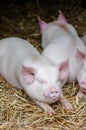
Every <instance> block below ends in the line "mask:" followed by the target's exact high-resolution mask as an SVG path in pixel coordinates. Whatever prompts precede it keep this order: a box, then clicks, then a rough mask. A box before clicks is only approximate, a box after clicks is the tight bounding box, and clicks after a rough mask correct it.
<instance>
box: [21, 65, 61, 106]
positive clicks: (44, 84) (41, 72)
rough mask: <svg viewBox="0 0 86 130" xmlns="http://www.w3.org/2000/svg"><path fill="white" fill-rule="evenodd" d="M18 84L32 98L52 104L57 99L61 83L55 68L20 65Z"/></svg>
mask: <svg viewBox="0 0 86 130" xmlns="http://www.w3.org/2000/svg"><path fill="white" fill-rule="evenodd" d="M20 77H21V80H20V83H21V85H22V87H23V89H24V91H25V92H26V93H27V94H28V95H29V96H30V97H31V98H32V99H35V100H38V101H41V102H46V103H49V104H51V103H53V102H56V101H57V100H58V99H59V96H60V90H61V83H60V81H59V79H58V71H57V68H56V67H55V66H54V65H52V66H46V65H44V66H43V67H42V68H41V67H40V65H37V68H36V66H35V67H28V66H27V65H26V64H22V66H21V71H20Z"/></svg>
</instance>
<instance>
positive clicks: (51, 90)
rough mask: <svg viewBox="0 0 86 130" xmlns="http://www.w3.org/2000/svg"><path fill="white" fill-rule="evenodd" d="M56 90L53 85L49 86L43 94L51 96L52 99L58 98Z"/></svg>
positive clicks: (47, 96)
mask: <svg viewBox="0 0 86 130" xmlns="http://www.w3.org/2000/svg"><path fill="white" fill-rule="evenodd" d="M58 95H59V93H58V90H57V89H56V88H55V87H51V88H49V89H48V90H47V91H46V92H45V93H44V96H45V97H46V98H51V99H52V100H57V98H58Z"/></svg>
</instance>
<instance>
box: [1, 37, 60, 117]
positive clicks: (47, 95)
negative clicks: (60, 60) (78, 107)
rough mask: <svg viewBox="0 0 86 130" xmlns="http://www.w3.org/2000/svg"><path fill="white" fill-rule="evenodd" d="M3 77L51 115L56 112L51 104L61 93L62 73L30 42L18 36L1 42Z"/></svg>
mask: <svg viewBox="0 0 86 130" xmlns="http://www.w3.org/2000/svg"><path fill="white" fill-rule="evenodd" d="M0 74H1V75H2V76H3V77H4V78H5V79H6V80H7V81H8V82H9V83H10V84H11V85H13V86H15V87H17V88H19V89H22V90H24V91H25V93H26V94H27V95H28V96H29V97H30V98H31V99H32V100H33V101H35V102H36V103H37V104H38V105H39V106H40V107H41V108H43V109H44V110H45V111H46V112H47V113H49V114H50V115H52V114H54V113H55V112H54V110H53V109H52V108H51V107H50V105H49V104H52V103H54V102H56V101H57V100H58V99H59V96H60V93H61V92H60V91H61V83H60V81H59V79H58V70H57V68H56V67H55V65H53V64H52V63H51V62H50V61H49V60H48V59H47V58H45V57H44V56H42V55H40V53H39V52H38V51H37V50H36V49H35V48H34V47H33V46H32V45H31V44H30V43H29V42H27V41H26V40H24V39H21V38H17V37H10V38H5V39H2V40H0ZM51 75H52V76H51Z"/></svg>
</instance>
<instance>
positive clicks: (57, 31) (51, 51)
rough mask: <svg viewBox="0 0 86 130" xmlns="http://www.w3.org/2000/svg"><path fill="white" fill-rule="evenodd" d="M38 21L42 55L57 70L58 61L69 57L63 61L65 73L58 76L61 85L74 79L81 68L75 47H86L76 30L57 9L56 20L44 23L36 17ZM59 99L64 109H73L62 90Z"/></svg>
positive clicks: (83, 50) (83, 49)
mask: <svg viewBox="0 0 86 130" xmlns="http://www.w3.org/2000/svg"><path fill="white" fill-rule="evenodd" d="M38 21H39V25H40V28H41V34H42V47H43V48H44V50H43V52H42V55H43V56H46V57H47V58H48V59H50V60H51V61H52V63H53V64H55V66H57V68H58V71H60V70H61V68H60V69H59V65H60V63H61V62H63V61H67V59H69V64H68V62H65V70H66V71H65V72H66V73H64V72H63V73H62V74H61V75H62V77H63V79H62V78H61V77H59V78H60V81H61V84H62V86H64V84H65V83H66V82H67V81H69V82H73V81H76V80H77V75H78V71H79V70H80V69H81V64H79V63H78V62H77V60H76V57H77V48H78V50H81V51H82V52H86V47H85V46H84V44H83V42H82V41H81V39H80V38H79V36H78V34H77V31H76V30H75V29H74V27H73V26H72V25H71V24H69V23H68V22H67V20H66V18H65V17H64V15H63V14H62V12H61V11H59V16H58V18H57V20H56V21H53V22H51V23H46V22H44V21H43V20H41V18H40V17H38ZM60 101H61V103H62V105H63V107H64V108H65V109H67V110H71V109H73V107H72V105H71V104H70V103H69V102H68V101H67V100H66V99H65V98H64V96H63V94H62V92H61V96H60Z"/></svg>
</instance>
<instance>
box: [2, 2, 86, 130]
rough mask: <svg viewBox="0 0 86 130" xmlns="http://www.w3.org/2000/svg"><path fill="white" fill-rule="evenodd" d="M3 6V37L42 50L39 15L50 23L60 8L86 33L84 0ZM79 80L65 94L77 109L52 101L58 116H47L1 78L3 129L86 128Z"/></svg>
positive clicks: (64, 129)
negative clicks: (16, 39)
mask: <svg viewBox="0 0 86 130" xmlns="http://www.w3.org/2000/svg"><path fill="white" fill-rule="evenodd" d="M4 2H5V4H3V3H2V4H1V5H0V39H2V38H5V37H9V36H18V37H22V38H24V39H27V40H29V41H30V42H31V43H32V44H33V45H34V46H35V47H36V48H37V49H38V50H39V51H41V50H42V48H41V46H40V43H41V36H40V33H39V26H38V21H37V16H38V15H39V16H41V17H42V19H44V20H45V21H47V22H49V21H52V20H55V19H56V18H57V16H58V9H59V8H60V9H61V10H62V11H63V13H64V14H65V16H66V18H67V19H68V21H69V22H70V23H71V24H72V25H74V27H75V28H76V29H77V31H78V33H79V35H80V36H81V35H83V34H86V10H85V9H84V8H82V7H81V1H79V0H75V1H72V0H70V1H67V0H64V1H62V0H59V1H58V2H56V3H55V1H52V0H44V1H42V0H34V1H26V0H25V2H20V0H17V1H16V0H13V1H12V0H7V1H6V0H4ZM78 90H79V86H78V84H77V83H71V84H66V85H65V87H64V88H63V92H64V95H65V97H66V98H67V99H68V100H69V101H70V102H71V104H72V105H73V106H74V111H65V110H64V109H63V108H62V106H61V104H60V103H59V102H57V103H55V104H52V105H51V106H52V108H53V109H54V110H55V112H56V115H55V116H49V115H47V114H46V113H45V112H44V111H43V110H42V109H41V108H39V107H38V106H37V105H36V104H35V103H34V102H33V101H32V100H31V99H30V98H29V97H28V96H27V95H26V94H25V93H24V92H22V91H21V90H18V89H16V88H14V87H12V86H11V85H10V84H8V83H7V82H6V81H5V80H4V79H3V78H2V77H0V130H86V96H84V97H83V98H82V99H78V98H76V93H77V92H78Z"/></svg>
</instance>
